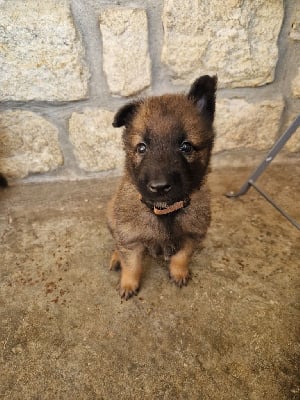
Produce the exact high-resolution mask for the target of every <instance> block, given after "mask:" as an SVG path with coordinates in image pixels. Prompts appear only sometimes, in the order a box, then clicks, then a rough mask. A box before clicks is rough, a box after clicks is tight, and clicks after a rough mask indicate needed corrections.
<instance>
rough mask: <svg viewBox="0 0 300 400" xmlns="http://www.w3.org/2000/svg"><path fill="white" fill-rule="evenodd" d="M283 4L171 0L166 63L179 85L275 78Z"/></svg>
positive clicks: (164, 53) (229, 83) (241, 83)
mask: <svg viewBox="0 0 300 400" xmlns="http://www.w3.org/2000/svg"><path fill="white" fill-rule="evenodd" d="M283 15H284V10H283V3H282V0H273V1H265V0H243V1H242V0H230V1H224V2H220V1H219V0H211V1H209V2H206V1H205V2H204V1H199V0H190V1H181V0H165V2H164V10H163V25H164V44H163V50H162V61H163V63H165V64H166V65H167V66H168V67H169V68H170V70H171V72H172V77H173V81H174V83H179V84H189V83H190V82H191V81H192V80H193V79H195V78H196V77H198V76H199V75H201V74H203V73H205V74H206V73H210V74H215V73H217V74H218V77H219V86H220V87H242V86H260V85H264V84H266V83H268V82H272V81H273V79H274V72H275V67H276V63H277V59H278V48H277V39H278V34H279V31H280V27H281V24H282V20H283Z"/></svg>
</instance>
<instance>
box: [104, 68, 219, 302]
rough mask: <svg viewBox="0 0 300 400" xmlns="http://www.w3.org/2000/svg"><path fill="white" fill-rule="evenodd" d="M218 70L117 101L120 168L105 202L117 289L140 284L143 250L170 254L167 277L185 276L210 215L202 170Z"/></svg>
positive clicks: (183, 279) (125, 292) (127, 290)
mask: <svg viewBox="0 0 300 400" xmlns="http://www.w3.org/2000/svg"><path fill="white" fill-rule="evenodd" d="M216 84H217V78H216V77H210V76H207V75H206V76H202V77H200V78H198V79H197V80H196V81H195V82H194V83H193V85H192V87H191V89H190V91H189V93H188V95H181V94H179V95H168V94H167V95H163V96H158V97H150V98H146V99H144V100H140V101H136V102H132V103H129V104H127V105H125V106H124V107H122V108H121V109H120V110H119V111H118V112H117V114H116V115H115V119H114V122H113V126H115V127H120V126H125V129H124V132H123V142H124V148H125V152H126V162H125V173H124V176H123V178H122V180H121V183H120V185H119V188H118V190H117V193H116V194H115V196H114V197H113V198H112V200H111V201H110V203H109V206H108V213H107V214H108V225H109V228H110V231H111V233H112V236H113V238H114V240H115V243H116V249H115V251H114V253H113V255H112V259H111V263H110V267H111V268H116V267H117V266H121V283H120V295H121V297H122V298H125V299H126V300H127V299H129V298H130V297H131V296H132V295H135V294H136V293H137V291H138V289H139V286H140V280H141V275H142V259H143V254H144V252H145V251H148V252H149V253H150V254H151V255H153V256H157V255H163V256H164V258H165V259H166V260H169V273H170V278H171V280H172V281H173V282H174V283H175V284H176V285H178V286H179V287H181V286H183V285H186V284H187V282H188V279H189V269H188V264H189V261H190V258H191V256H192V254H193V251H194V249H195V248H196V246H197V245H199V244H200V243H201V241H202V239H203V238H204V236H205V234H206V231H207V228H208V226H209V223H210V202H209V193H208V189H207V186H206V183H205V177H206V174H207V169H208V165H209V160H210V155H211V150H212V147H213V141H214V132H213V127H212V124H213V119H214V113H215V92H216Z"/></svg>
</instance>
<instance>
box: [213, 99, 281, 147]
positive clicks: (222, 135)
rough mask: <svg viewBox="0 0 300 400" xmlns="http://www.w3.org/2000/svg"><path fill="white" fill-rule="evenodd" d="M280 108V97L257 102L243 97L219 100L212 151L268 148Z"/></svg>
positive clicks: (275, 134)
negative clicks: (249, 101) (251, 101)
mask: <svg viewBox="0 0 300 400" xmlns="http://www.w3.org/2000/svg"><path fill="white" fill-rule="evenodd" d="M283 108H284V102H283V100H282V99H281V98H278V99H277V100H265V101H261V102H258V103H248V102H247V101H246V100H244V99H223V100H219V101H218V102H217V107H216V110H217V111H216V121H215V127H216V132H217V136H216V142H215V148H214V151H215V152H218V151H223V150H230V149H236V148H249V149H256V150H264V149H268V148H269V147H270V146H272V144H273V143H274V141H275V140H276V138H277V134H278V129H279V127H280V118H281V114H282V111H283Z"/></svg>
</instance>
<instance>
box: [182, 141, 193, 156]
mask: <svg viewBox="0 0 300 400" xmlns="http://www.w3.org/2000/svg"><path fill="white" fill-rule="evenodd" d="M179 149H180V151H182V152H183V153H185V154H190V153H192V151H193V150H194V147H193V145H192V144H191V143H190V142H182V143H181V145H180V147H179Z"/></svg>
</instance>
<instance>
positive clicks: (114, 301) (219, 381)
mask: <svg viewBox="0 0 300 400" xmlns="http://www.w3.org/2000/svg"><path fill="white" fill-rule="evenodd" d="M249 172H250V171H249V170H246V169H245V170H243V169H239V170H237V169H223V170H222V171H220V170H216V171H215V172H214V173H212V174H211V175H210V186H211V189H212V195H213V222H212V225H211V228H210V230H209V234H208V236H207V239H206V241H205V247H204V249H203V250H202V251H201V252H199V253H197V254H196V255H195V257H194V259H193V263H192V265H191V269H192V273H193V279H192V281H191V282H190V284H189V286H188V287H186V288H183V289H181V290H180V289H178V288H177V287H175V286H172V284H171V283H170V282H169V281H168V277H167V270H166V265H165V264H164V263H163V262H157V261H156V260H152V259H150V258H148V259H147V260H146V264H145V274H144V278H143V282H142V288H141V291H140V293H139V295H138V296H137V297H135V298H134V299H132V300H130V301H128V302H121V301H120V298H119V296H118V293H117V291H116V288H117V284H118V278H119V276H118V273H116V272H110V271H109V270H108V262H109V257H110V252H111V250H112V248H113V242H112V239H111V237H110V235H109V234H108V231H107V229H106V225H105V204H106V202H107V200H108V198H109V197H110V195H111V193H112V191H113V189H114V187H115V185H116V180H115V179H114V180H113V181H112V182H110V181H108V180H91V181H81V182H70V183H52V184H30V185H24V186H17V187H11V188H8V189H6V190H4V191H3V192H2V193H0V237H1V243H0V257H1V268H0V274H1V287H0V318H1V325H0V370H1V374H0V398H1V399H9V400H12V399H43V400H44V399H105V400H106V399H149V400H150V399H151V400H154V399H172V400H173V399H185V400H186V399H197V400H198V399H201V400H202V399H203V400H205V399H213V400H215V399H228V400H234V399H243V400H244V399H253V400H261V399H265V400H266V399H270V400H271V399H272V400H277V399H278V400H279V399H280V400H283V399H288V400H291V399H298V398H299V396H300V387H299V380H298V376H299V375H298V367H297V366H298V361H299V341H298V339H299V330H298V328H299V314H300V313H299V302H298V299H297V295H298V294H299V293H297V292H298V290H299V264H300V235H299V231H297V230H296V229H295V228H294V227H293V226H292V225H290V224H289V222H287V221H286V220H285V219H284V218H283V217H282V216H281V215H280V214H278V213H277V212H276V211H275V210H274V209H273V208H272V207H271V206H270V205H269V204H268V203H267V202H266V201H265V200H264V199H262V198H261V197H259V195H258V194H257V193H256V192H254V191H253V190H251V191H250V192H249V193H248V194H247V196H245V197H243V198H241V199H238V200H229V199H227V198H225V197H224V196H223V193H224V192H226V191H228V190H231V189H234V188H236V189H237V188H238V187H239V186H240V184H241V183H242V182H243V180H244V179H245V177H247V175H248V174H249ZM299 176H300V166H299V165H298V166H296V165H275V166H272V167H270V168H269V171H268V172H266V173H265V174H264V176H263V179H261V181H262V182H261V184H262V186H264V188H266V189H267V190H268V191H269V192H270V193H271V194H272V195H273V197H274V198H276V199H277V200H278V201H279V202H280V203H281V205H282V206H284V207H285V208H286V209H287V210H289V212H290V214H292V215H293V216H294V217H297V219H298V220H300V186H299Z"/></svg>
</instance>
